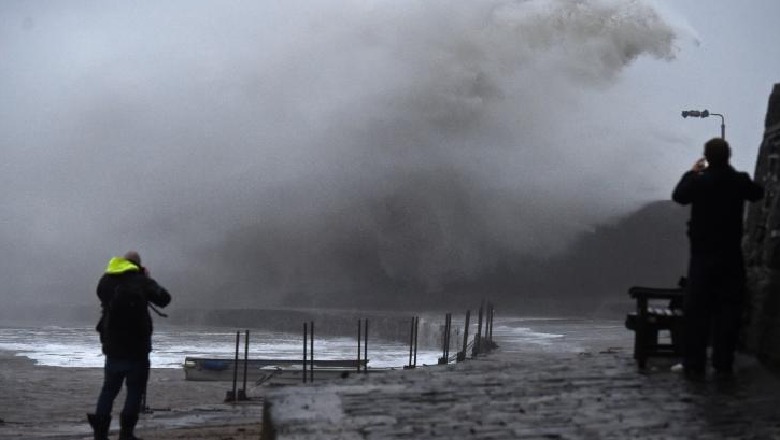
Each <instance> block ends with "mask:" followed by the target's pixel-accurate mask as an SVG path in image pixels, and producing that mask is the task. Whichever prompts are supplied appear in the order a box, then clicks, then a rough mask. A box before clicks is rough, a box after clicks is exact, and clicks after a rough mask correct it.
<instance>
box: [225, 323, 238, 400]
mask: <svg viewBox="0 0 780 440" xmlns="http://www.w3.org/2000/svg"><path fill="white" fill-rule="evenodd" d="M240 343H241V332H240V331H236V354H235V357H234V358H233V390H232V391H229V392H228V396H227V398H226V399H225V401H226V402H235V401H236V400H237V399H236V397H237V395H236V392H237V389H238V346H239V344H240Z"/></svg>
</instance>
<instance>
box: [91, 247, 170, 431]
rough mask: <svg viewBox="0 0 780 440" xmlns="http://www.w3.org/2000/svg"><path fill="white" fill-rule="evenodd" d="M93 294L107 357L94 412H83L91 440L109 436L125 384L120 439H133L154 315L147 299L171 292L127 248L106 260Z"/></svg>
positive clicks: (158, 302) (157, 300)
mask: <svg viewBox="0 0 780 440" xmlns="http://www.w3.org/2000/svg"><path fill="white" fill-rule="evenodd" d="M97 296H98V298H100V306H101V310H102V312H101V317H100V321H99V322H98V324H97V328H96V329H97V331H98V332H99V333H100V342H101V345H102V349H103V354H105V355H106V362H105V366H104V369H103V373H104V378H103V388H102V390H101V391H100V396H99V397H98V401H97V408H96V409H95V413H94V414H87V420H88V421H89V424H90V425H91V426H92V429H93V431H94V433H95V440H106V439H108V430H109V427H110V425H111V410H112V408H113V405H114V399H115V398H116V396H117V394H119V391H120V389H121V388H122V383H124V384H125V386H126V387H127V395H126V398H125V406H124V408H123V410H122V412H121V413H120V416H119V424H120V431H119V438H120V440H133V439H137V437H135V436H134V435H133V430H134V428H135V425H136V423H138V414H139V413H140V411H141V401H142V399H143V393H144V392H145V390H146V381H147V379H148V377H149V353H150V352H151V351H152V331H153V328H152V317H151V316H150V315H149V311H148V308H147V307H148V306H149V304H150V303H151V304H152V305H154V306H158V307H165V306H167V305H168V304H169V303H170V302H171V295H170V294H169V293H168V291H167V290H165V289H164V288H163V287H161V286H160V285H159V284H157V282H156V281H154V280H153V279H152V278H151V277H150V276H149V273H148V271H147V270H146V269H145V268H144V267H143V266H141V256H140V255H139V254H138V252H135V251H130V252H128V253H126V254H125V255H124V256H123V257H114V258H111V260H110V261H109V262H108V267H107V268H106V271H105V273H104V274H103V276H102V277H101V278H100V281H99V282H98V286H97ZM137 440H140V439H137Z"/></svg>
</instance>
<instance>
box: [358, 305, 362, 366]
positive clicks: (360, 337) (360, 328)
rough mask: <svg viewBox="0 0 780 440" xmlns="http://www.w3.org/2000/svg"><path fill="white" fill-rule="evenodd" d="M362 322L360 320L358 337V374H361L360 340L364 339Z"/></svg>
mask: <svg viewBox="0 0 780 440" xmlns="http://www.w3.org/2000/svg"><path fill="white" fill-rule="evenodd" d="M360 321H361V320H360V319H359V318H358V337H357V343H358V351H357V372H358V373H360V340H361V339H362V333H361V330H362V327H361V326H360V324H361V322H360Z"/></svg>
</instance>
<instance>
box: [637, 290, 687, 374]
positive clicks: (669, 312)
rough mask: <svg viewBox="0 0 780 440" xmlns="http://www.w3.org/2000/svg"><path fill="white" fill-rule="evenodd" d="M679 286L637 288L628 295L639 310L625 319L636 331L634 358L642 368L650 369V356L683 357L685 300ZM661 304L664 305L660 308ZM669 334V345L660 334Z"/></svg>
mask: <svg viewBox="0 0 780 440" xmlns="http://www.w3.org/2000/svg"><path fill="white" fill-rule="evenodd" d="M683 285H684V279H681V282H680V287H677V288H669V289H664V288H655V287H639V286H635V287H632V288H630V289H628V295H629V296H630V297H631V298H633V299H634V300H636V311H635V312H634V313H629V314H628V316H626V328H628V329H629V330H633V331H634V359H636V361H637V365H638V366H639V368H645V367H646V366H647V359H648V358H649V357H650V356H680V355H681V354H682V323H683V311H682V297H683V287H682V286H683ZM659 301H665V304H663V305H659V304H658V302H659ZM662 330H665V331H668V332H669V334H670V341H669V342H662V341H661V340H660V338H659V333H660V332H661V331H662Z"/></svg>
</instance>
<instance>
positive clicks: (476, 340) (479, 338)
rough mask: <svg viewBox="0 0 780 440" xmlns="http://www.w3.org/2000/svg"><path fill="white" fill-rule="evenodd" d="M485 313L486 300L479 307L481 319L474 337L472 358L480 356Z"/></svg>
mask: <svg viewBox="0 0 780 440" xmlns="http://www.w3.org/2000/svg"><path fill="white" fill-rule="evenodd" d="M484 312H485V300H482V304H481V305H480V306H479V319H478V320H477V334H476V336H474V348H473V349H472V350H471V356H478V355H479V351H480V349H481V347H480V345H481V344H482V314H483V313H484Z"/></svg>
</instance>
